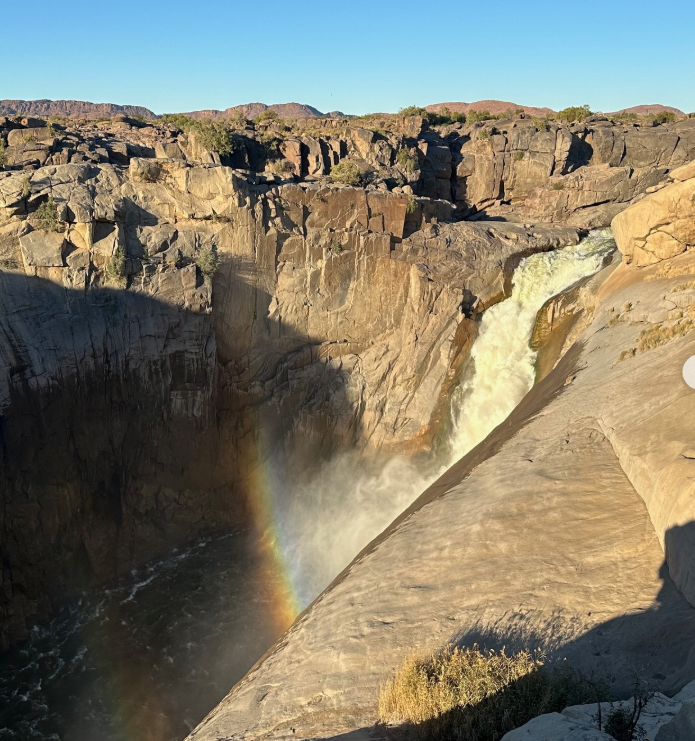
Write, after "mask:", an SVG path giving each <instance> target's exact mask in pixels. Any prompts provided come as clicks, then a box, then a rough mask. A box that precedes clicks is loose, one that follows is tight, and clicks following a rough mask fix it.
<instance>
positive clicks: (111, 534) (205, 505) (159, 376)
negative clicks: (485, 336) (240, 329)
mask: <svg viewBox="0 0 695 741" xmlns="http://www.w3.org/2000/svg"><path fill="white" fill-rule="evenodd" d="M220 288H223V286H220ZM234 289H235V290H234V293H235V297H234V299H233V301H235V302H236V303H234V304H233V305H232V306H231V307H227V308H228V309H229V310H231V311H232V316H231V319H229V320H228V321H227V322H221V321H220V319H219V316H218V313H217V309H215V312H213V313H212V314H207V313H203V312H195V311H191V310H188V309H186V308H185V307H183V306H178V305H175V304H172V303H168V302H166V301H162V300H158V299H156V298H152V297H151V296H148V295H145V294H143V293H140V292H138V291H137V290H128V291H121V290H112V289H106V288H93V289H90V290H87V291H83V290H75V289H69V288H64V287H63V286H61V285H58V284H56V283H54V282H51V281H48V280H44V279H41V278H31V277H26V276H24V275H19V274H16V273H11V272H5V271H0V373H2V375H3V377H2V378H0V408H1V413H0V462H1V463H0V492H1V497H2V519H1V521H0V532H1V537H0V556H1V558H2V563H3V565H4V568H5V569H6V578H5V580H4V591H3V593H2V594H3V598H2V601H1V602H0V625H2V627H3V628H4V637H3V631H0V647H2V646H3V645H4V647H6V646H7V645H8V643H9V642H10V641H11V640H12V639H14V640H16V639H18V638H21V637H22V636H24V635H26V627H25V626H26V625H30V624H31V623H32V622H34V621H36V620H41V619H45V618H46V617H47V615H48V614H49V612H50V609H51V603H52V602H54V601H55V600H57V599H60V598H61V597H62V596H65V595H67V594H70V593H71V592H73V591H74V590H75V589H82V588H84V587H86V586H89V585H90V584H94V583H97V582H100V581H104V580H106V579H110V578H113V577H115V576H117V575H119V574H121V573H124V572H126V571H127V570H129V569H130V568H132V567H133V566H135V565H137V564H138V563H142V562H144V561H145V560H146V559H148V558H152V557H154V556H156V555H159V554H161V553H164V552H166V551H168V550H169V549H171V548H172V547H174V546H177V545H181V544H182V543H186V542H190V541H191V540H193V539H195V538H198V537H200V536H201V535H204V534H206V533H210V532H214V531H219V530H221V529H225V528H228V527H231V526H235V525H242V526H244V525H246V524H248V523H249V521H250V519H252V514H253V513H252V503H250V502H249V497H250V496H251V495H252V494H253V492H252V491H251V484H250V483H249V481H250V479H251V478H252V477H253V475H254V468H255V467H258V466H262V465H263V463H264V460H265V459H267V458H269V457H273V458H274V460H275V461H276V463H277V465H278V466H280V467H282V466H285V465H287V461H288V460H289V458H290V457H291V456H292V455H294V454H295V453H296V451H294V450H287V449H286V445H285V441H284V439H283V435H284V437H287V432H288V427H289V428H292V426H293V425H294V424H295V420H297V419H299V418H300V417H302V416H304V417H305V416H306V415H307V414H308V412H307V408H309V409H310V412H311V413H312V414H313V415H314V416H315V417H316V419H317V420H319V419H320V417H321V404H320V402H321V399H322V398H323V397H322V394H323V396H331V397H335V396H336V395H338V396H339V395H340V394H339V389H344V388H345V385H346V378H347V376H346V373H345V371H343V370H341V369H340V368H339V367H338V366H336V365H331V364H329V363H318V364H316V370H317V372H316V374H314V375H312V374H307V376H306V380H302V379H301V378H299V379H296V378H295V379H294V380H291V370H292V368H296V367H302V366H306V365H311V364H312V363H315V361H316V357H315V355H312V349H311V348H312V346H313V345H314V344H316V343H315V342H314V341H312V339H311V337H308V336H298V335H296V334H294V335H293V334H292V329H291V327H290V326H288V325H286V324H285V325H283V326H282V328H280V327H276V326H275V325H276V324H277V323H276V322H275V320H273V319H271V318H269V317H268V306H269V304H270V296H269V295H268V294H267V293H266V292H264V291H263V290H262V289H260V288H258V287H257V286H248V287H247V293H246V294H243V293H242V291H241V290H240V286H239V285H238V284H235V286H234ZM220 301H221V302H222V297H220ZM235 321H237V322H238V325H237V326H245V325H248V326H249V327H251V329H250V330H249V331H248V336H247V337H246V338H244V340H243V341H242V342H229V340H228V338H227V335H228V333H233V331H234V322H235ZM279 337H282V340H281V341H280V340H278V339H277V338H279ZM237 339H238V338H237ZM220 351H222V352H223V357H221V355H220ZM319 366H320V367H319ZM341 398H342V399H343V402H344V403H345V404H349V401H348V397H347V394H343V397H341ZM280 411H281V414H280ZM317 424H319V423H318V422H317ZM319 426H321V425H320V424H319ZM261 427H263V428H264V429H263V449H262V450H261V445H260V443H259V436H260V435H261V429H260V428H261ZM333 432H334V430H333V429H332V428H331V425H330V424H329V423H328V422H326V423H325V424H323V426H322V436H321V441H320V443H321V446H322V450H327V451H330V450H331V449H332V448H333V447H334V445H333V444H332V435H333ZM354 434H355V435H359V434H360V428H359V425H357V426H356V427H355V430H354ZM298 438H299V440H298V444H301V442H302V438H301V436H298ZM314 452H315V451H309V452H308V453H307V455H306V456H305V458H306V459H309V460H311V459H312V458H315V457H320V456H314V455H313V453H314Z"/></svg>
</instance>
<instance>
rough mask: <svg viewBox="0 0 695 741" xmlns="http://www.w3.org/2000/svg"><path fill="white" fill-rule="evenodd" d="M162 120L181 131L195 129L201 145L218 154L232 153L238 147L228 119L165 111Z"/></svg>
mask: <svg viewBox="0 0 695 741" xmlns="http://www.w3.org/2000/svg"><path fill="white" fill-rule="evenodd" d="M162 122H163V123H165V124H169V125H171V126H176V128H177V129H181V131H185V132H189V131H195V132H196V137H197V139H198V141H199V143H200V145H201V146H202V147H203V148H204V149H207V151H208V152H217V154H221V155H225V154H231V153H232V152H233V151H234V150H235V149H236V147H237V144H236V142H235V141H234V139H233V138H232V133H233V132H232V129H231V126H230V123H229V122H227V121H216V120H213V119H203V120H200V121H198V120H195V119H192V118H189V117H188V116H184V115H183V114H182V113H165V114H164V115H163V116H162Z"/></svg>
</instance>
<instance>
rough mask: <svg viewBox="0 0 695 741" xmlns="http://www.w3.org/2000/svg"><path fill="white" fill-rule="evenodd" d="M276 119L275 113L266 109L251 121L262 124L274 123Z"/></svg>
mask: <svg viewBox="0 0 695 741" xmlns="http://www.w3.org/2000/svg"><path fill="white" fill-rule="evenodd" d="M276 118H278V114H277V112H276V111H273V110H271V109H270V108H268V109H267V110H265V111H263V113H259V114H258V116H256V118H254V119H253V120H254V123H263V121H275V119H276Z"/></svg>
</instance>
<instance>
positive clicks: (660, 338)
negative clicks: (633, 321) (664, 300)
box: [637, 318, 695, 353]
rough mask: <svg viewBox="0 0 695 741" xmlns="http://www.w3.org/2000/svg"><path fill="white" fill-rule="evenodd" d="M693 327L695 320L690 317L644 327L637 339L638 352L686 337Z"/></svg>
mask: <svg viewBox="0 0 695 741" xmlns="http://www.w3.org/2000/svg"><path fill="white" fill-rule="evenodd" d="M693 329H695V321H693V319H690V318H685V319H680V320H678V321H677V322H676V323H675V324H671V325H668V326H664V325H663V324H659V325H656V326H655V327H650V328H649V329H643V330H642V331H641V332H640V335H639V339H638V340H637V352H638V353H640V352H646V351H647V350H653V349H654V348H655V347H659V346H660V345H665V344H666V343H667V342H671V340H677V339H678V338H679V337H684V336H685V335H686V334H688V332H691V331H692V330H693Z"/></svg>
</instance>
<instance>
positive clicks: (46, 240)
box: [19, 231, 65, 268]
mask: <svg viewBox="0 0 695 741" xmlns="http://www.w3.org/2000/svg"><path fill="white" fill-rule="evenodd" d="M64 244H65V239H64V237H63V235H62V234H56V232H42V231H33V232H29V234H25V235H24V236H23V237H20V238H19V247H20V249H21V251H22V257H23V258H24V264H25V265H26V266H27V267H28V266H31V267H46V268H47V267H62V265H63V246H64Z"/></svg>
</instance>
